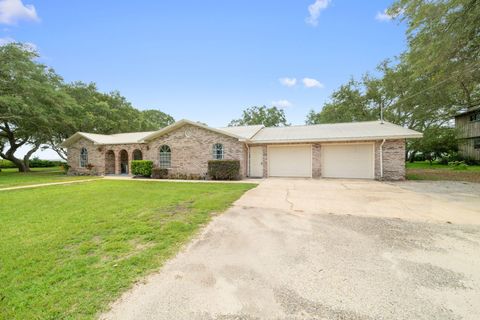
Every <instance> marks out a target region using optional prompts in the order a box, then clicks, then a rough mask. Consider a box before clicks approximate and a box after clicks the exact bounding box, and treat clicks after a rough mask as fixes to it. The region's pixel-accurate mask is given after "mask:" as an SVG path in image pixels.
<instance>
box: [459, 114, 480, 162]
mask: <svg viewBox="0 0 480 320" xmlns="http://www.w3.org/2000/svg"><path fill="white" fill-rule="evenodd" d="M455 127H456V128H457V130H458V134H459V144H458V151H459V153H460V155H461V156H462V157H464V158H467V159H472V160H478V161H480V106H476V107H473V108H470V109H468V110H467V111H465V112H463V113H460V114H457V115H456V116H455Z"/></svg>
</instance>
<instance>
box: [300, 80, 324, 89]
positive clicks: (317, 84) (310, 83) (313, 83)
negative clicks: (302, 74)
mask: <svg viewBox="0 0 480 320" xmlns="http://www.w3.org/2000/svg"><path fill="white" fill-rule="evenodd" d="M302 82H303V85H304V86H305V87H307V88H323V87H324V86H323V83H321V82H320V81H318V80H317V79H313V78H303V80H302Z"/></svg>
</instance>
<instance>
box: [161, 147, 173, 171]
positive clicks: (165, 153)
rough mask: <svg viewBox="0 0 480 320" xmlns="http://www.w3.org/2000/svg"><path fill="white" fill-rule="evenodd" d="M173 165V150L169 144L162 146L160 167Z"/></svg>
mask: <svg viewBox="0 0 480 320" xmlns="http://www.w3.org/2000/svg"><path fill="white" fill-rule="evenodd" d="M171 165H172V150H170V147H169V146H167V145H163V146H161V147H160V168H162V169H168V168H170V167H171Z"/></svg>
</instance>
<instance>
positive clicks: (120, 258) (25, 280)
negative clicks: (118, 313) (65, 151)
mask: <svg viewBox="0 0 480 320" xmlns="http://www.w3.org/2000/svg"><path fill="white" fill-rule="evenodd" d="M253 187H254V185H251V184H217V183H172V182H148V181H147V182H144V181H106V180H99V181H92V182H85V183H82V184H71V185H62V186H49V187H42V188H35V189H23V190H12V191H4V192H0V235H1V241H0V284H1V285H0V319H92V318H94V317H95V316H96V315H98V313H99V312H101V311H102V310H105V308H106V307H107V306H108V304H109V303H110V302H112V301H113V300H115V299H116V298H117V297H119V295H120V294H121V293H122V292H123V291H124V290H126V289H127V288H129V287H130V286H131V285H132V284H133V283H134V282H135V281H136V280H138V279H140V278H141V277H142V276H144V275H146V274H147V273H149V272H151V271H153V270H157V269H158V268H159V267H160V266H161V265H162V264H163V263H164V262H165V260H166V259H168V258H169V257H171V256H172V255H173V254H175V253H176V252H177V250H178V249H179V247H180V246H181V245H183V244H185V243H186V242H187V241H188V239H190V238H191V237H192V235H193V234H194V233H195V232H196V231H198V229H199V228H200V227H201V226H202V225H204V224H205V223H206V222H208V221H209V220H210V217H211V214H212V213H214V212H221V211H224V210H225V209H226V208H227V207H229V206H230V205H231V203H232V202H233V201H235V200H236V199H237V198H239V197H240V196H241V195H242V194H243V193H244V192H245V191H246V190H249V189H250V188H253Z"/></svg>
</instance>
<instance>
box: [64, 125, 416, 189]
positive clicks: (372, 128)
mask: <svg viewBox="0 0 480 320" xmlns="http://www.w3.org/2000/svg"><path fill="white" fill-rule="evenodd" d="M420 137H422V134H421V133H419V132H416V131H413V130H410V129H406V128H403V127H400V126H397V125H394V124H391V123H388V122H384V123H381V122H380V121H369V122H354V123H337V124H321V125H305V126H288V127H271V128H265V127H263V126H243V127H226V128H212V127H209V126H206V125H204V124H200V123H197V122H192V121H189V120H180V121H178V122H176V123H174V124H172V125H170V126H168V127H165V128H163V129H161V130H158V131H154V132H135V133H121V134H113V135H99V134H91V133H83V132H77V133H76V134H74V135H73V136H71V137H70V138H68V139H67V140H66V141H65V142H64V143H63V147H65V148H68V164H69V165H70V166H71V168H70V170H71V173H73V174H98V175H108V174H129V173H130V163H131V160H137V159H144V160H152V161H153V162H154V166H155V167H159V168H165V169H168V170H169V172H170V173H181V174H195V175H200V176H206V173H207V163H208V160H211V159H235V160H239V161H240V171H241V172H240V174H241V176H242V177H264V178H266V177H310V178H320V177H325V178H362V179H387V180H401V179H404V178H405V139H407V138H420Z"/></svg>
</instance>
